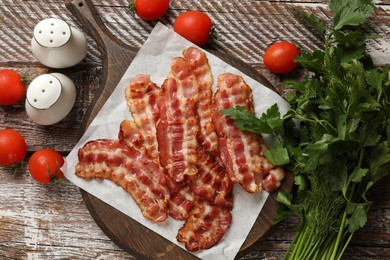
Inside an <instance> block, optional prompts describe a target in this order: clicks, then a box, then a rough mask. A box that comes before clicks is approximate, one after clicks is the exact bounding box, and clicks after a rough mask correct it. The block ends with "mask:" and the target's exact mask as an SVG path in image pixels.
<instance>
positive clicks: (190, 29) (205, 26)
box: [173, 11, 212, 46]
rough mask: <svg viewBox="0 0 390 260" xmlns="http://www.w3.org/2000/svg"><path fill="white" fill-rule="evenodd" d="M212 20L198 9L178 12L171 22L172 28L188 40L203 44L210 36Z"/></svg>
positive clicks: (199, 44)
mask: <svg viewBox="0 0 390 260" xmlns="http://www.w3.org/2000/svg"><path fill="white" fill-rule="evenodd" d="M211 27H212V22H211V19H210V17H209V16H208V15H207V14H205V13H203V12H200V11H187V12H184V13H182V14H180V15H179V16H178V17H177V18H176V20H175V22H174V23H173V29H174V31H175V32H176V33H178V34H180V35H181V36H183V37H184V38H186V39H187V40H189V41H190V42H192V43H194V44H196V45H198V46H204V45H205V44H206V43H207V42H208V41H209V37H210V32H211Z"/></svg>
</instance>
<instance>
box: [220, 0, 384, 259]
mask: <svg viewBox="0 0 390 260" xmlns="http://www.w3.org/2000/svg"><path fill="white" fill-rule="evenodd" d="M329 9H330V11H331V12H332V15H333V23H332V24H331V25H330V28H327V26H326V24H325V23H324V22H323V21H322V20H321V19H320V18H318V17H316V16H315V15H313V14H311V15H307V14H305V13H303V12H299V14H300V16H301V17H302V19H303V20H304V21H306V22H307V23H308V24H309V25H311V26H312V27H313V28H314V30H315V31H316V32H317V33H318V34H319V35H320V36H321V38H322V39H323V41H324V48H323V50H317V51H314V52H306V51H302V52H301V55H300V56H298V57H296V61H298V62H299V63H300V64H301V65H302V66H303V67H304V68H306V69H307V70H308V71H310V72H311V77H310V78H307V79H305V80H303V81H301V82H298V81H295V80H289V81H286V82H284V84H285V85H286V86H287V87H288V88H290V89H292V90H293V91H292V92H288V93H287V94H286V95H285V99H286V100H287V101H288V102H289V103H290V105H291V107H290V109H289V111H288V112H287V113H286V114H285V115H283V116H281V114H280V112H279V110H278V107H277V105H276V104H275V105H273V106H272V107H270V108H269V109H268V110H267V111H266V112H265V113H264V114H263V115H262V116H261V117H260V118H257V117H255V116H254V115H252V114H250V113H249V112H248V111H247V110H245V109H244V108H242V107H236V108H232V109H228V110H223V111H222V113H224V114H226V115H228V116H230V117H231V118H233V119H234V120H235V124H236V125H237V126H238V127H239V128H241V129H243V130H247V131H252V132H255V133H262V134H272V135H274V136H275V137H276V142H275V143H274V144H272V145H271V149H270V150H268V151H266V153H265V155H266V157H267V158H268V160H270V161H271V162H272V163H274V164H276V165H281V166H284V167H285V168H287V169H288V170H290V171H291V172H293V173H294V174H295V185H296V187H297V189H296V190H297V192H296V194H297V196H296V198H295V199H293V196H292V194H289V193H279V194H278V196H277V199H278V201H279V202H281V203H282V204H283V205H284V208H282V210H281V211H280V212H279V214H278V215H277V217H276V219H275V222H278V221H280V220H282V219H284V218H285V217H288V216H291V215H297V216H299V217H300V226H299V228H298V230H297V233H296V236H295V238H294V240H293V241H292V243H291V245H290V247H289V248H288V250H287V252H286V254H285V259H340V258H341V257H342V255H343V254H344V252H345V249H346V248H347V246H348V244H349V243H350V241H351V239H352V237H353V235H354V233H355V232H356V231H357V230H358V229H360V228H362V227H363V226H364V225H365V223H366V221H367V212H368V211H369V209H370V207H371V205H372V202H371V201H369V200H368V199H367V196H366V195H367V193H368V192H369V191H370V190H372V189H373V188H374V187H375V183H377V182H378V181H380V180H381V179H382V178H383V177H385V176H387V175H388V174H389V173H390V143H389V136H390V105H389V104H390V80H389V69H388V68H374V67H373V65H372V62H371V59H370V57H369V55H368V54H367V53H366V40H367V39H368V38H375V37H377V36H366V35H365V32H364V30H363V28H362V25H364V23H365V22H366V21H367V19H368V18H369V17H370V16H371V15H372V14H373V12H374V5H373V4H372V3H371V1H369V0H332V1H330V4H329Z"/></svg>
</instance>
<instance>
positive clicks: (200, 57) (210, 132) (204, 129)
mask: <svg viewBox="0 0 390 260" xmlns="http://www.w3.org/2000/svg"><path fill="white" fill-rule="evenodd" d="M183 56H184V59H185V60H186V61H188V63H189V64H190V65H191V67H192V68H193V70H194V74H195V77H196V80H197V81H198V85H199V102H198V105H197V114H198V118H199V125H200V131H199V133H198V140H199V143H200V144H201V145H202V146H203V147H205V148H206V149H207V150H208V151H209V152H211V153H214V152H215V151H216V150H217V149H218V136H217V134H216V133H215V130H214V125H213V123H212V121H211V117H212V112H213V110H212V96H213V92H212V85H213V82H214V79H213V75H212V74H211V69H210V65H209V62H208V59H207V57H206V54H205V53H204V52H203V51H202V50H200V49H199V48H194V47H190V48H188V49H186V50H184V51H183Z"/></svg>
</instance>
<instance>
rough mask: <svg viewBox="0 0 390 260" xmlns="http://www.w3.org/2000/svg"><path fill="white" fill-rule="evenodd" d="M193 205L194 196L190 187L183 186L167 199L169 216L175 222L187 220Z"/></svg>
mask: <svg viewBox="0 0 390 260" xmlns="http://www.w3.org/2000/svg"><path fill="white" fill-rule="evenodd" d="M194 203H195V194H194V193H193V192H192V191H191V189H190V187H189V186H187V185H183V186H182V188H181V189H180V190H179V191H178V192H175V193H173V194H171V198H170V199H169V216H171V217H172V218H174V219H177V220H185V219H187V218H188V216H189V214H190V212H191V210H192V208H193V206H194Z"/></svg>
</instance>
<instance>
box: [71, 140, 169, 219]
mask: <svg viewBox="0 0 390 260" xmlns="http://www.w3.org/2000/svg"><path fill="white" fill-rule="evenodd" d="M78 158H79V163H78V164H77V165H76V175H77V176H79V177H81V178H84V179H93V178H98V179H108V180H111V181H113V182H114V183H116V184H117V185H118V186H120V187H122V188H123V189H124V190H125V191H127V192H128V193H129V194H130V195H131V196H132V198H133V199H134V201H135V202H136V203H137V204H138V206H139V207H140V209H141V212H142V214H143V216H144V217H145V218H147V219H150V220H152V221H154V222H162V221H164V220H165V219H166V218H167V217H168V200H169V196H170V192H169V189H168V187H167V186H166V185H165V179H164V176H163V175H162V174H161V173H160V172H159V171H160V169H161V167H159V165H157V164H156V163H155V162H154V161H153V160H151V159H150V158H149V157H148V156H147V154H145V153H142V152H140V151H139V150H136V149H134V148H133V147H129V146H127V145H126V144H125V143H123V142H120V141H119V140H110V139H99V140H95V141H90V142H88V143H86V144H85V145H84V146H83V147H82V148H80V149H79V151H78Z"/></svg>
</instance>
